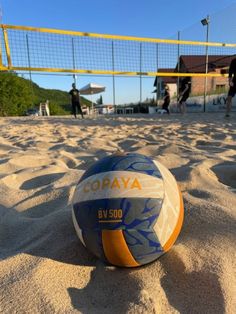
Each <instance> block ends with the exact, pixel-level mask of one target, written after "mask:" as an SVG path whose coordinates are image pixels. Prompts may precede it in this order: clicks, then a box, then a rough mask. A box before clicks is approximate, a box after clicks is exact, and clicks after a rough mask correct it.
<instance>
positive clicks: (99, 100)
mask: <svg viewBox="0 0 236 314" xmlns="http://www.w3.org/2000/svg"><path fill="white" fill-rule="evenodd" d="M96 103H97V104H98V105H102V104H103V99H102V95H100V97H99V98H98V99H97V100H96Z"/></svg>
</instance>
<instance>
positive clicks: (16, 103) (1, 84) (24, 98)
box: [0, 72, 91, 116]
mask: <svg viewBox="0 0 236 314" xmlns="http://www.w3.org/2000/svg"><path fill="white" fill-rule="evenodd" d="M46 100H48V101H49V108H50V114H51V115H68V114H70V112H71V100H70V95H69V94H68V92H64V91H61V90H56V89H45V88H41V87H39V86H38V85H37V84H35V83H31V82H30V81H29V80H27V79H24V78H22V77H19V76H18V75H17V74H16V73H8V72H2V73H1V72H0V116H20V115H24V114H25V112H26V110H27V109H29V108H34V107H38V106H39V104H40V103H41V102H45V101H46ZM81 104H82V105H85V106H91V102H90V101H89V100H87V99H85V98H84V97H81Z"/></svg>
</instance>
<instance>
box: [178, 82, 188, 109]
mask: <svg viewBox="0 0 236 314" xmlns="http://www.w3.org/2000/svg"><path fill="white" fill-rule="evenodd" d="M190 91H191V78H190V77H185V78H184V79H183V80H182V82H181V86H180V94H179V101H178V107H179V109H180V112H181V113H182V114H184V113H185V112H186V100H187V99H188V98H189V95H190Z"/></svg>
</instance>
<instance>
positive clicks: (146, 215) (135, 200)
mask: <svg viewBox="0 0 236 314" xmlns="http://www.w3.org/2000/svg"><path fill="white" fill-rule="evenodd" d="M72 216H73V222H74V226H75V229H76V232H77V234H78V237H79V238H80V240H81V242H82V243H83V244H84V245H85V246H86V247H87V248H88V250H89V251H91V252H92V253H93V254H95V255H96V256H97V257H99V258H101V259H102V260H104V261H106V262H108V263H110V264H113V265H117V266H125V267H136V266H140V265H144V264H147V263H150V262H152V261H154V260H155V259H157V258H159V257H160V256H161V255H162V254H164V253H165V252H167V251H168V250H169V249H170V248H171V246H172V245H173V244H174V242H175V240H176V239H177V237H178V235H179V233H180V230H181V227H182V223H183V216H184V207H183V200H182V195H181V192H180V190H179V188H178V185H177V183H176V180H175V178H174V177H173V175H172V174H171V173H170V171H169V170H168V169H167V168H165V167H164V166H163V165H162V164H161V163H159V162H158V161H155V160H152V159H151V158H149V157H147V156H144V155H141V154H136V153H128V154H114V155H111V156H108V157H105V158H103V159H101V160H99V161H97V162H96V163H94V165H92V166H91V167H90V168H89V169H88V170H87V171H86V172H85V173H84V175H83V176H82V177H81V179H80V180H79V183H78V185H77V187H76V190H75V194H74V198H73V210H72Z"/></svg>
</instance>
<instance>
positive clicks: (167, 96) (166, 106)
mask: <svg viewBox="0 0 236 314" xmlns="http://www.w3.org/2000/svg"><path fill="white" fill-rule="evenodd" d="M169 105H170V91H169V86H168V85H165V93H164V103H163V105H162V109H164V110H166V111H167V113H168V114H170V111H169Z"/></svg>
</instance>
